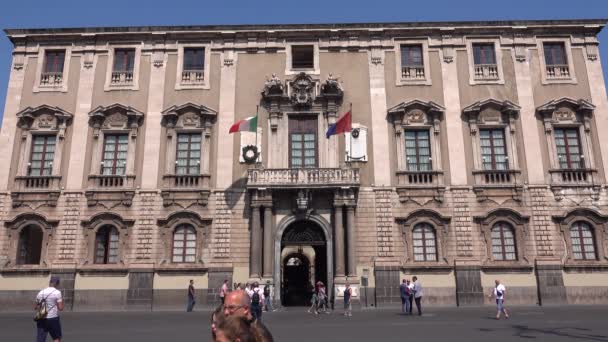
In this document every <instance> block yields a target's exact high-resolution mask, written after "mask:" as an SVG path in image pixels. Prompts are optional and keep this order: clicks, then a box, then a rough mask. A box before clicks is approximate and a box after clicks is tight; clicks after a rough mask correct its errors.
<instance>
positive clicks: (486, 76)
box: [474, 64, 499, 80]
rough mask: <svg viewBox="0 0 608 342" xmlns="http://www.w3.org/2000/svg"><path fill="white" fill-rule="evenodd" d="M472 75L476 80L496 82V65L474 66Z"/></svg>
mask: <svg viewBox="0 0 608 342" xmlns="http://www.w3.org/2000/svg"><path fill="white" fill-rule="evenodd" d="M474 73H475V79H476V80H497V79H498V78H499V75H498V66H497V65H496V64H475V67H474Z"/></svg>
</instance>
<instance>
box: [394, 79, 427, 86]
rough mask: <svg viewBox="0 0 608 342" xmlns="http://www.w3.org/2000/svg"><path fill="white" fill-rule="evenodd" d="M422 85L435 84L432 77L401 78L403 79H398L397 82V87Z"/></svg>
mask: <svg viewBox="0 0 608 342" xmlns="http://www.w3.org/2000/svg"><path fill="white" fill-rule="evenodd" d="M420 85H424V86H430V85H433V83H432V82H431V79H430V78H423V79H409V78H401V79H397V84H396V86H397V87H403V86H420Z"/></svg>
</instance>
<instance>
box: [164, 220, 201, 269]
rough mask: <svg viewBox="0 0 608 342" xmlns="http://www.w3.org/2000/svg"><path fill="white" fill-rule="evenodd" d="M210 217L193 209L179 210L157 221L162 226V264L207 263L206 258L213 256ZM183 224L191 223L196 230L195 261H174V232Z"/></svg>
mask: <svg viewBox="0 0 608 342" xmlns="http://www.w3.org/2000/svg"><path fill="white" fill-rule="evenodd" d="M211 221H212V220H211V219H210V218H203V217H201V216H200V215H199V214H197V213H196V212H193V211H177V212H174V213H172V214H170V215H169V216H167V217H166V218H162V219H159V220H158V221H157V223H158V226H159V228H160V235H161V236H160V239H161V241H162V244H163V245H162V252H163V254H162V257H161V260H160V264H161V265H166V264H170V265H179V266H181V267H185V268H188V267H201V266H204V265H205V259H207V260H209V259H210V258H211V253H210V251H208V248H209V243H210V238H209V235H210V233H211V223H212V222H211ZM182 224H188V225H191V226H192V227H193V228H194V229H195V231H196V259H195V262H180V263H174V262H173V234H175V229H177V227H179V226H180V225H182Z"/></svg>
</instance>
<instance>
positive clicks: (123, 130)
mask: <svg viewBox="0 0 608 342" xmlns="http://www.w3.org/2000/svg"><path fill="white" fill-rule="evenodd" d="M143 119H144V113H142V112H140V111H138V110H137V109H135V108H132V107H129V106H124V105H122V104H118V103H116V104H113V105H110V106H99V107H97V108H95V109H93V110H92V111H91V112H90V113H89V125H90V126H91V127H92V128H93V148H92V151H93V155H92V157H91V168H90V172H89V173H90V175H91V176H99V175H101V169H100V167H99V165H100V163H101V160H102V154H103V145H104V138H105V135H107V134H127V135H128V136H129V139H128V144H129V146H128V150H127V167H126V169H125V176H127V177H135V159H136V155H135V153H136V150H137V136H138V131H139V128H140V127H141V125H142V124H143Z"/></svg>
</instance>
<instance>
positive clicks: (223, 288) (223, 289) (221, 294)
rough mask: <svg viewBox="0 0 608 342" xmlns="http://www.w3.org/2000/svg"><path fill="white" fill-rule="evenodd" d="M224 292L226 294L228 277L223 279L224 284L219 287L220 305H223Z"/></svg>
mask: <svg viewBox="0 0 608 342" xmlns="http://www.w3.org/2000/svg"><path fill="white" fill-rule="evenodd" d="M226 294H228V279H224V284H222V287H220V300H221V301H222V305H224V300H225V298H226Z"/></svg>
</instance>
